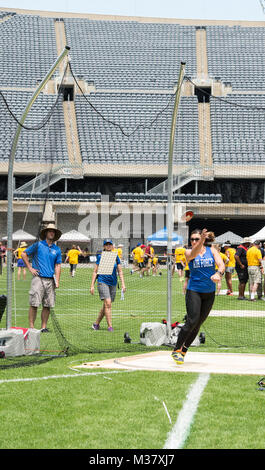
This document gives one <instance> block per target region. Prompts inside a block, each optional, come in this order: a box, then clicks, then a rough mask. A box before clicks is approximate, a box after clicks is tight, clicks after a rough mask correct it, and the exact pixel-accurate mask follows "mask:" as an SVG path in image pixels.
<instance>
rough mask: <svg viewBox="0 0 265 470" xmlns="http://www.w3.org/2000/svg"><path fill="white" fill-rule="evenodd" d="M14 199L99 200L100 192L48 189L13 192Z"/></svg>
mask: <svg viewBox="0 0 265 470" xmlns="http://www.w3.org/2000/svg"><path fill="white" fill-rule="evenodd" d="M14 199H15V200H26V201H29V200H32V201H43V200H46V199H48V200H51V201H78V202H82V201H84V202H89V201H93V202H100V201H101V193H100V192H90V193H89V192H84V193H83V192H59V191H55V192H54V191H49V192H48V193H46V192H43V193H32V194H31V193H30V192H14Z"/></svg>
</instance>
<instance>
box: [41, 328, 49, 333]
mask: <svg viewBox="0 0 265 470" xmlns="http://www.w3.org/2000/svg"><path fill="white" fill-rule="evenodd" d="M40 332H41V333H49V332H50V330H48V328H42V329H41V330H40Z"/></svg>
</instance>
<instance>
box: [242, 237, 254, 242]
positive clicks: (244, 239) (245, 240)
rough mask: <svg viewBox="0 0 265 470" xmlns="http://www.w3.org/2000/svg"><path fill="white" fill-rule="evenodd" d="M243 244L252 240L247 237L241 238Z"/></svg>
mask: <svg viewBox="0 0 265 470" xmlns="http://www.w3.org/2000/svg"><path fill="white" fill-rule="evenodd" d="M243 243H252V240H251V238H249V237H245V238H243Z"/></svg>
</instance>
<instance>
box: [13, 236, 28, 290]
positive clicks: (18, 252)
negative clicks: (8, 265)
mask: <svg viewBox="0 0 265 470" xmlns="http://www.w3.org/2000/svg"><path fill="white" fill-rule="evenodd" d="M27 246H28V245H27V243H26V242H21V243H20V245H19V248H17V249H16V250H15V251H14V254H15V257H16V259H17V268H18V270H17V280H18V281H20V276H21V270H23V279H24V281H25V280H26V273H27V270H26V269H27V267H26V265H25V263H24V261H23V259H22V256H21V253H22V252H23V251H24V250H25V249H26V248H27Z"/></svg>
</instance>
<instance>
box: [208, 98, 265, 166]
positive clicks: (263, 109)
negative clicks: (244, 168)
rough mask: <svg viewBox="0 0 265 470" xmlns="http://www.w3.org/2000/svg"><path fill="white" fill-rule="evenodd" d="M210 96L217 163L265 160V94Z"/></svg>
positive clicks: (215, 160) (213, 144)
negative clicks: (227, 102)
mask: <svg viewBox="0 0 265 470" xmlns="http://www.w3.org/2000/svg"><path fill="white" fill-rule="evenodd" d="M226 100H227V101H229V103H230V105H228V104H226V103H225V101H224V100H219V99H217V98H214V97H211V99H210V109H211V133H212V152H213V163H214V164H217V165H219V164H226V163H230V164H233V165H238V164H240V165H241V164H243V165H252V164H253V165H261V164H262V165H264V164H265V135H264V130H265V126H264V117H265V94H264V95H263V94H245V95H237V94H231V95H227V97H226Z"/></svg>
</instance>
